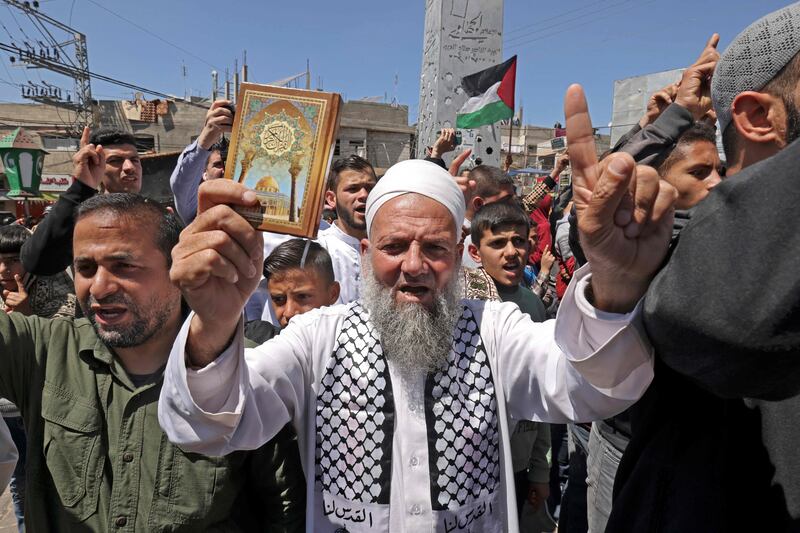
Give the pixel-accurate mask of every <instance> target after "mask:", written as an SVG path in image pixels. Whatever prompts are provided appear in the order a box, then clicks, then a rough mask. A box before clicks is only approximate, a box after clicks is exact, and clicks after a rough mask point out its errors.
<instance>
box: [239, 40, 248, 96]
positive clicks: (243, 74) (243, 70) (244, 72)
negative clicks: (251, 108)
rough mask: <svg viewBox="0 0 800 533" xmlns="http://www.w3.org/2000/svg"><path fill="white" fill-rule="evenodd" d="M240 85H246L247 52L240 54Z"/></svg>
mask: <svg viewBox="0 0 800 533" xmlns="http://www.w3.org/2000/svg"><path fill="white" fill-rule="evenodd" d="M242 83H247V50H245V51H244V53H243V54H242ZM237 92H238V91H237Z"/></svg>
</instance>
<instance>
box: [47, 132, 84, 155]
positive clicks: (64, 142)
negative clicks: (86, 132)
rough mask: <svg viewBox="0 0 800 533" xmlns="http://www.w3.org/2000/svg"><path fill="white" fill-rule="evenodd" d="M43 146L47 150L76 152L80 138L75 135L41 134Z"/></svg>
mask: <svg viewBox="0 0 800 533" xmlns="http://www.w3.org/2000/svg"><path fill="white" fill-rule="evenodd" d="M41 138H42V146H44V149H45V150H53V151H55V152H63V151H68V152H76V151H77V150H78V145H79V144H80V139H76V138H74V137H56V136H55V135H41Z"/></svg>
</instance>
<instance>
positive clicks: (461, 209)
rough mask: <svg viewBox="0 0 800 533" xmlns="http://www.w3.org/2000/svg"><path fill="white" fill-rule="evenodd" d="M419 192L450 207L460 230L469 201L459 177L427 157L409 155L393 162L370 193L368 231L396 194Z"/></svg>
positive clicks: (367, 209) (449, 209) (367, 216)
mask: <svg viewBox="0 0 800 533" xmlns="http://www.w3.org/2000/svg"><path fill="white" fill-rule="evenodd" d="M412 192H413V193H417V194H421V195H423V196H427V197H428V198H431V199H433V200H436V201H437V202H439V203H440V204H442V205H443V206H445V207H446V208H447V210H448V211H450V214H452V215H453V221H454V222H455V227H456V233H458V228H460V227H461V224H463V222H464V213H465V212H466V205H465V204H464V193H462V192H461V189H460V188H459V186H458V184H457V183H456V181H455V178H453V176H451V175H450V173H449V172H447V171H446V170H445V169H443V168H442V167H440V166H439V165H437V164H436V163H431V162H430V161H425V160H423V159H409V160H407V161H401V162H400V163H397V164H396V165H393V166H392V167H391V168H390V169H389V170H387V171H386V174H384V176H383V177H382V178H381V179H380V180H378V183H377V185H375V188H374V189H372V191H371V192H370V193H369V196H368V197H367V208H366V218H367V235H369V233H370V231H371V229H372V221H373V220H374V219H375V215H376V214H377V213H378V210H379V209H380V208H381V206H383V204H385V203H386V202H388V201H389V200H391V199H393V198H397V197H398V196H401V195H403V194H408V193H412Z"/></svg>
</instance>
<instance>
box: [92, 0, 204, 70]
mask: <svg viewBox="0 0 800 533" xmlns="http://www.w3.org/2000/svg"><path fill="white" fill-rule="evenodd" d="M88 1H89V2H91V3H92V4H94V5H96V6H97V7H99V8H100V9H102V10H104V11H106V12H108V13H111V14H112V15H114V16H115V17H117V18H118V19H120V20H123V21H125V22H127V23H128V24H130V25H131V26H133V27H135V28H138V29H139V30H141V31H143V32H145V33H146V34H148V35H150V36H151V37H155V38H156V39H158V40H159V41H161V42H163V43H165V44H168V45H169V46H171V47H173V48H175V49H176V50H180V51H181V52H183V53H184V54H187V55H189V56H191V57H193V58H195V59H197V60H198V61H200V62H201V63H204V64H206V65H208V66H209V67H211V68H213V69H215V70H218V71H219V70H220V68H219V67H216V66H214V65H212V64H211V63H209V62H208V61H206V60H205V59H203V58H202V57H200V56H197V55H195V54H193V53H192V52H190V51H189V50H187V49H185V48H183V47H181V46H178V45H177V44H175V43H172V42H170V41H168V40H166V39H164V38H163V37H161V36H160V35H157V34H155V33H153V32H152V31H150V30H148V29H147V28H145V27H144V26H140V25H139V24H136V23H135V22H133V21H132V20H129V19H127V18H125V17H123V16H122V15H120V14H119V13H115V12H114V11H111V10H110V9H108V8H107V7H105V6H104V5H102V4H100V3H99V2H95V0H88Z"/></svg>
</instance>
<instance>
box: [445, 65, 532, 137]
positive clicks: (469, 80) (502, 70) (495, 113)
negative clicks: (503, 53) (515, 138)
mask: <svg viewBox="0 0 800 533" xmlns="http://www.w3.org/2000/svg"><path fill="white" fill-rule="evenodd" d="M516 77H517V56H514V57H512V58H511V59H509V60H508V61H506V62H505V63H501V64H500V65H495V66H493V67H489V68H487V69H486V70H481V71H480V72H476V73H475V74H470V75H469V76H465V77H464V78H462V79H461V87H463V89H464V91H465V92H466V93H467V94H468V95H469V96H470V99H469V100H467V103H466V104H464V107H462V108H461V109H460V110H459V111H458V113H457V114H456V127H457V128H463V129H471V128H477V127H479V126H485V125H487V124H494V123H495V122H499V121H501V120H505V119H507V118H511V117H513V116H514V82H515V80H516Z"/></svg>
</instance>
